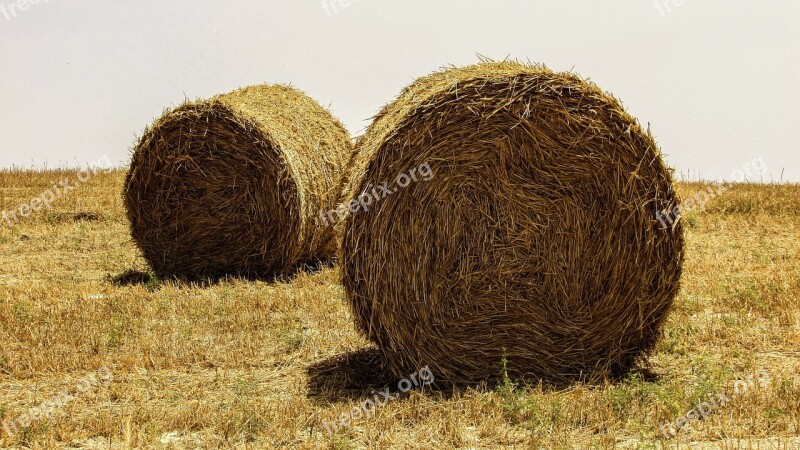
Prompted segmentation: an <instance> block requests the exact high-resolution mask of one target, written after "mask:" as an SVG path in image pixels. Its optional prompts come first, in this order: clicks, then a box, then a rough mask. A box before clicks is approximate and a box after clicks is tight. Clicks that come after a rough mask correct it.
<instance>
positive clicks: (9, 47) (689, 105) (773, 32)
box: [0, 0, 800, 181]
mask: <svg viewBox="0 0 800 450" xmlns="http://www.w3.org/2000/svg"><path fill="white" fill-rule="evenodd" d="M22 1H24V0H22ZM29 1H32V0H29ZM17 2H18V0H0V79H1V80H2V86H0V124H2V125H0V167H8V166H11V165H17V166H25V167H30V166H37V167H40V166H42V165H44V164H47V165H48V166H50V167H55V166H60V165H76V164H78V163H86V162H91V161H95V160H97V159H99V158H101V157H103V156H104V155H107V156H108V157H109V159H111V160H112V161H113V162H115V163H117V164H119V165H124V164H127V161H128V157H129V149H130V147H131V146H132V144H133V142H134V138H135V136H136V135H137V134H138V133H139V132H140V131H141V130H142V129H143V128H144V126H145V125H147V124H149V123H150V122H151V121H152V120H153V119H154V118H155V117H157V116H158V115H160V114H161V112H162V110H163V109H164V108H165V107H169V106H174V105H176V104H178V103H180V102H181V101H182V100H183V99H184V98H185V97H189V98H198V97H209V96H212V95H214V94H217V93H222V92H226V91H230V90H232V89H235V88H237V87H240V86H245V85H249V84H255V83H262V82H268V83H275V82H280V83H289V82H290V83H292V84H293V85H295V86H297V87H299V88H300V89H302V90H304V91H306V92H308V93H309V94H310V95H312V96H313V97H315V98H316V99H317V100H319V101H320V102H321V103H323V104H324V105H326V106H329V107H330V108H331V110H332V111H333V112H334V114H336V115H337V116H338V117H339V118H341V119H342V121H343V122H344V123H345V124H346V125H347V127H348V128H349V129H350V131H351V132H352V133H353V134H358V133H360V132H361V131H362V130H363V129H364V127H366V125H367V124H368V123H369V122H368V120H369V118H370V117H371V116H372V115H373V114H374V113H375V112H377V111H378V109H379V108H380V107H381V106H382V105H384V104H385V103H387V102H389V101H390V100H392V99H393V98H394V96H395V95H397V94H398V93H399V91H400V89H401V88H402V87H403V86H405V85H407V84H408V83H410V82H411V81H413V80H414V78H416V77H418V76H422V75H425V74H427V73H429V72H431V71H433V70H436V69H438V68H439V67H441V66H443V65H446V64H450V63H452V64H457V65H462V64H469V63H474V62H476V61H477V57H476V54H482V55H486V56H488V57H491V58H494V59H503V58H505V57H506V56H507V55H509V56H510V57H511V58H517V59H521V60H530V61H532V62H542V63H545V64H546V65H548V66H549V67H550V68H552V69H554V70H570V69H573V70H574V71H575V72H577V73H580V74H581V75H584V76H586V77H589V78H591V79H593V80H594V81H595V82H596V83H597V84H599V85H600V86H601V87H602V88H603V89H605V90H608V91H611V92H612V93H613V94H614V95H616V96H617V97H618V98H620V99H622V100H623V102H624V103H625V105H626V106H627V107H628V108H629V110H630V112H631V113H632V114H633V115H635V116H637V117H638V118H639V120H640V121H641V122H642V123H643V124H645V125H646V124H647V123H650V125H651V129H652V131H653V133H654V135H655V136H656V138H657V139H658V141H659V144H660V145H661V147H662V149H663V151H664V153H665V154H666V158H667V162H668V163H669V164H670V165H671V166H673V167H675V168H676V170H678V171H679V172H682V173H684V174H685V173H687V172H691V174H692V175H691V176H692V177H695V176H696V174H698V173H699V174H702V175H703V176H704V177H706V178H713V179H717V178H725V179H729V178H730V176H731V174H732V173H733V172H734V171H735V170H736V169H740V168H742V167H743V166H745V165H746V164H748V163H749V162H750V161H752V160H753V159H754V158H756V157H758V156H760V157H762V159H763V161H764V162H765V164H766V166H767V167H768V172H767V174H766V175H765V176H764V180H765V181H769V179H770V178H772V179H775V180H777V179H778V178H780V177H781V172H782V171H784V174H783V179H784V180H787V179H788V180H792V181H800V164H799V163H800V78H799V77H800V75H799V74H800V58H799V57H800V2H798V1H797V0H764V1H754V0H749V1H745V0H736V1H731V0H727V1H723V0H682V1H681V0H655V1H653V0H605V1H598V0H591V1H590V0H586V1H564V0H561V1H531V0H518V1H502V0H494V1H488V0H487V1H476V0H450V1H435V0H350V1H348V0H325V1H323V0H300V1H298V0H271V1H265V0H224V1H223V0H175V1H164V0H162V1H154V0H136V1H125V2H123V1H109V0H49V1H46V0H40V1H39V2H38V3H37V4H31V5H28V7H27V8H25V9H24V10H21V9H20V7H19V6H17V5H16V3H17ZM676 3H677V5H676ZM11 5H15V6H14V7H13V8H12V6H11ZM323 5H327V10H326V9H325V8H324V7H323ZM657 5H660V6H657ZM23 7H24V5H23Z"/></svg>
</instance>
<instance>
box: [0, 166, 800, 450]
mask: <svg viewBox="0 0 800 450" xmlns="http://www.w3.org/2000/svg"><path fill="white" fill-rule="evenodd" d="M75 176H76V175H75V173H72V172H47V173H32V172H0V211H2V210H12V209H15V208H17V207H18V206H19V205H20V204H22V203H23V202H29V201H30V199H31V198H32V197H34V196H38V195H39V194H40V193H41V192H43V191H45V190H46V189H48V188H50V186H51V184H52V182H53V181H56V180H59V179H61V178H70V177H72V178H74V177H75ZM122 179H123V173H122V172H112V173H110V174H98V175H96V176H94V177H92V178H91V179H90V180H89V181H88V182H86V183H85V184H83V185H81V186H79V187H76V188H74V189H72V190H71V191H70V192H68V193H67V194H65V195H64V196H63V197H61V198H58V199H56V200H55V201H54V202H53V203H52V207H51V208H50V209H46V210H44V209H43V210H41V211H38V212H34V213H33V214H32V215H31V216H30V217H28V218H23V219H22V220H21V221H20V222H19V223H18V224H15V225H14V226H13V227H10V226H8V225H7V224H6V223H5V222H2V223H0V447H32V448H50V447H71V448H140V447H151V448H217V447H243V448H272V447H279V446H285V447H289V448H320V447H322V448H326V447H327V448H340V449H346V448H375V449H382V448H421V449H422V448H426V449H427V448H464V449H466V448H584V447H590V448H592V447H593V448H661V447H662V446H664V447H668V448H675V447H680V448H704V449H706V448H708V449H712V448H761V449H768V448H775V449H777V448H779V449H791V448H794V449H800V383H799V382H798V380H800V295H798V294H800V186H798V185H781V186H774V185H773V186H766V185H754V184H742V185H736V186H734V187H732V188H731V189H729V190H728V191H726V192H724V193H723V194H721V195H720V196H718V197H716V198H714V199H713V200H711V201H710V202H709V203H708V205H707V207H706V209H705V210H704V211H695V212H692V213H689V214H687V216H686V221H687V224H688V225H687V227H686V228H687V254H686V263H685V275H684V278H683V282H682V286H683V287H682V290H681V293H680V295H679V297H678V299H677V302H676V306H675V309H674V311H673V313H672V314H671V316H670V318H669V322H668V324H667V326H666V328H665V330H664V337H663V339H662V340H661V341H660V343H659V345H658V347H657V350H656V352H655V354H654V355H653V356H652V357H651V358H650V360H649V366H648V367H645V368H643V369H642V370H640V371H637V372H636V373H634V374H631V376H630V377H628V379H626V380H624V381H622V382H618V383H606V384H603V385H582V384H578V385H574V386H569V387H560V388H555V387H552V386H516V385H514V384H513V383H510V382H509V383H505V384H503V385H501V386H499V387H480V386H479V387H476V388H475V389H468V390H461V391H457V392H442V391H439V392H429V391H427V392H420V391H419V390H412V391H411V392H409V393H406V394H403V395H399V396H398V398H396V399H394V400H392V401H391V402H388V403H387V404H386V405H385V406H382V407H376V408H374V412H372V413H371V415H370V416H369V417H357V418H355V419H354V420H352V421H350V423H348V424H347V426H346V427H342V428H341V429H340V430H338V431H336V432H335V433H333V434H332V435H329V434H328V433H327V432H326V431H325V428H324V427H325V424H326V422H329V421H333V420H335V419H336V418H337V417H338V416H340V415H341V414H342V413H346V412H349V411H352V409H353V408H354V407H356V406H358V405H359V404H361V403H362V402H364V401H365V400H367V399H369V398H373V394H372V393H371V391H372V390H375V391H381V390H383V389H384V387H388V386H392V387H393V391H396V390H397V388H396V382H393V381H392V380H389V379H387V378H386V377H385V376H383V374H382V372H381V370H380V364H379V358H378V357H377V355H375V353H374V352H373V351H371V350H370V349H369V345H368V343H367V342H365V341H364V340H363V339H362V338H360V337H359V336H358V335H357V334H356V332H355V331H354V327H353V325H352V323H351V320H350V318H349V312H348V310H347V307H346V304H345V299H344V294H343V291H342V289H341V287H340V286H339V285H338V283H337V276H338V270H337V268H336V267H335V266H334V267H327V268H322V269H320V270H316V271H302V272H299V273H298V274H297V275H296V276H295V277H294V278H292V279H290V280H283V281H280V280H279V281H246V280H226V281H221V282H218V283H214V284H211V285H207V286H190V285H185V284H176V283H173V282H162V281H160V280H156V279H153V278H151V277H149V276H148V275H147V274H146V272H147V266H146V264H145V262H144V261H143V259H142V258H141V257H140V256H139V255H138V252H137V250H136V248H135V247H134V245H133V244H132V242H131V241H130V238H129V235H128V230H127V223H126V218H125V214H124V210H123V206H122V202H121V186H122ZM702 188H703V185H701V184H699V183H693V184H680V186H679V190H680V192H681V194H682V197H684V198H688V197H691V196H693V195H694V193H695V192H697V191H699V190H701V189H702ZM0 213H1V212H0ZM348 355H349V356H348ZM102 368H107V369H108V371H109V373H107V375H110V376H106V377H105V378H98V377H97V376H95V378H94V380H93V381H92V382H91V383H87V382H86V380H84V382H83V383H81V382H80V380H81V379H82V378H85V377H86V376H87V374H89V373H95V374H97V373H99V372H98V370H99V369H102ZM752 375H756V378H751V379H754V380H756V382H753V383H750V384H747V383H746V380H747V377H748V376H752ZM434 376H435V374H434ZM738 379H743V380H744V381H745V382H744V383H741V382H740V383H738V384H737V383H736V382H737V380H738ZM87 385H89V388H88V389H85V392H84V391H83V390H82V389H81V388H86V386H87ZM64 389H66V390H67V391H68V393H69V394H70V395H72V396H73V397H71V398H70V401H68V402H65V403H64V405H63V406H60V407H57V408H54V409H53V411H52V412H51V413H50V417H49V418H47V417H45V418H40V419H38V420H30V421H29V422H30V423H28V426H27V427H22V426H21V425H19V424H20V423H22V422H24V421H25V419H26V417H23V415H24V414H26V413H33V414H36V412H35V411H30V408H32V407H35V406H37V405H39V404H41V403H42V402H43V401H46V400H48V399H50V398H51V397H53V396H54V395H56V394H58V393H59V392H62V391H63V390H64ZM709 395H711V396H713V397H714V398H718V396H719V395H727V397H728V399H729V401H728V402H727V403H725V404H718V405H716V407H714V408H713V410H711V411H706V415H705V418H704V420H702V421H692V422H691V423H690V426H687V427H684V428H683V429H682V430H680V431H678V432H677V435H676V436H675V437H673V438H672V439H669V440H667V439H666V438H665V437H664V436H663V434H662V432H661V430H660V429H659V424H660V423H666V422H668V421H675V420H676V419H678V418H679V417H681V416H684V415H686V414H687V413H689V412H690V410H692V409H693V408H695V407H696V405H698V404H699V403H700V402H703V401H706V400H707V399H709V397H708V396H709ZM27 417H28V418H29V417H30V414H29V415H28V416H27ZM21 418H22V419H21ZM21 420H22V422H21ZM2 423H6V425H8V424H9V423H11V424H16V425H17V426H18V428H17V432H15V433H14V435H13V436H10V435H9V433H8V432H7V431H6V430H4V429H3V427H2Z"/></svg>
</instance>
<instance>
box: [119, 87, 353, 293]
mask: <svg viewBox="0 0 800 450" xmlns="http://www.w3.org/2000/svg"><path fill="white" fill-rule="evenodd" d="M351 151H352V144H351V141H350V136H349V135H348V133H347V131H346V130H345V128H344V126H342V124H341V123H340V122H339V121H338V120H337V119H335V118H334V117H333V116H332V115H331V114H330V113H329V112H328V111H327V110H325V109H324V108H322V107H321V106H320V105H319V104H318V103H317V102H316V101H314V100H313V99H311V98H310V97H308V96H307V95H305V94H304V93H302V92H300V91H298V90H295V89H294V88H292V87H289V86H284V85H262V86H253V87H248V88H244V89H240V90H237V91H234V92H231V93H229V94H225V95H220V96H217V97H214V98H212V99H210V100H207V101H197V102H191V103H186V104H183V105H181V106H179V107H177V108H175V109H174V110H172V111H168V112H166V113H165V114H164V115H163V116H162V117H161V118H159V119H158V120H157V121H156V122H155V123H154V124H153V125H152V126H150V127H148V128H147V129H146V130H145V132H144V135H143V136H142V137H141V139H140V140H139V142H138V144H137V145H136V147H135V149H134V152H133V157H132V161H131V167H130V170H129V172H128V175H127V178H126V180H125V189H124V200H125V206H126V208H127V214H128V218H129V220H130V230H131V236H132V237H133V240H134V241H135V242H136V244H137V245H138V246H139V248H140V249H141V251H142V253H143V255H144V257H145V258H146V259H147V261H148V262H149V263H150V265H151V267H152V269H153V270H154V272H156V273H157V274H158V275H159V276H161V277H179V278H188V279H199V278H206V277H218V276H224V275H229V274H230V275H242V276H251V277H267V276H274V275H280V274H286V273H289V272H290V271H291V270H292V269H293V268H294V267H296V266H297V265H298V264H302V263H306V262H313V261H314V260H324V259H327V258H330V257H331V256H333V255H334V253H335V250H336V242H335V239H334V234H333V229H332V226H331V225H330V224H326V223H324V222H322V221H320V220H317V216H318V215H319V212H320V211H321V210H329V209H331V208H334V207H335V206H336V202H337V200H338V199H339V195H340V194H341V189H340V188H341V186H340V181H341V178H342V173H343V169H344V166H345V164H346V161H347V159H348V158H349V157H350V155H351Z"/></svg>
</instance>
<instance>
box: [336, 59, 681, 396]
mask: <svg viewBox="0 0 800 450" xmlns="http://www.w3.org/2000/svg"><path fill="white" fill-rule="evenodd" d="M356 153H357V154H356V156H355V157H354V159H353V162H352V165H353V167H352V168H351V170H352V172H351V176H350V178H349V181H348V184H347V186H346V187H345V193H346V194H345V197H347V198H350V199H359V198H361V199H362V200H365V199H366V197H364V196H366V195H374V194H370V193H373V192H375V191H374V188H373V187H374V186H379V185H381V184H382V183H384V182H388V183H389V186H390V187H391V186H394V188H393V189H390V190H389V192H390V193H388V194H386V195H385V196H384V195H381V196H380V197H381V198H380V199H379V201H374V202H373V201H372V200H370V202H371V203H372V204H371V206H370V207H368V208H360V209H359V210H358V211H356V212H354V213H350V214H348V215H347V216H346V217H345V219H344V220H343V221H342V222H341V224H340V226H339V229H338V231H339V232H340V233H341V236H340V239H341V243H342V244H341V249H340V252H341V255H340V259H341V268H342V282H343V285H344V288H345V291H346V294H347V297H348V300H349V302H350V306H351V309H352V311H353V315H354V317H355V320H356V322H357V326H358V328H359V329H360V330H361V331H362V332H363V333H364V335H365V336H366V337H367V338H369V339H370V340H372V341H373V342H374V343H375V344H376V345H377V347H378V348H379V349H380V350H381V351H382V352H383V354H384V355H385V357H386V359H387V361H388V363H389V366H390V367H391V369H392V371H393V372H394V375H396V376H398V377H403V376H407V374H408V373H412V372H413V371H414V370H417V369H419V368H420V367H423V366H425V365H429V366H430V368H431V370H432V371H434V373H435V376H436V377H437V380H446V381H449V382H452V383H474V382H477V381H481V380H496V379H497V378H498V377H500V376H501V372H502V366H503V361H504V360H506V361H507V370H508V373H509V374H511V375H512V376H516V377H531V378H539V379H545V380H548V381H553V382H560V381H569V380H575V379H595V380H596V379H600V378H603V377H609V376H611V377H613V376H618V375H620V374H623V373H625V372H626V371H628V370H629V369H630V368H631V367H632V365H634V364H635V363H636V362H637V361H638V360H639V359H640V358H641V357H642V356H644V355H646V354H647V353H648V352H649V351H650V350H651V349H652V348H653V346H654V344H655V342H656V339H657V337H658V335H659V331H660V327H661V325H662V323H663V321H664V318H665V317H666V314H667V312H668V310H669V308H670V306H671V304H672V301H673V299H674V297H675V295H676V294H677V292H678V287H679V278H680V274H681V263H682V258H683V236H682V230H681V224H680V222H679V221H676V222H675V223H673V224H669V223H668V222H665V223H664V224H662V223H661V221H660V220H659V218H658V217H659V216H658V214H661V213H664V212H667V211H671V210H672V209H673V208H674V207H675V206H676V205H677V204H678V199H677V198H676V194H675V192H674V190H673V186H672V180H671V175H670V172H669V170H667V168H666V167H665V166H664V163H663V161H662V159H661V155H660V152H659V150H658V148H657V146H656V144H655V142H654V141H653V139H652V137H651V136H650V134H649V133H647V132H645V131H644V130H642V129H641V127H640V126H639V124H638V123H637V122H636V120H635V119H633V118H632V117H631V116H629V115H628V114H627V113H626V112H625V110H624V109H623V107H622V106H621V105H620V103H619V102H618V101H617V100H616V99H614V98H613V97H611V96H610V95H608V94H606V93H604V92H603V91H601V90H600V89H598V88H597V87H596V86H594V85H593V84H591V83H589V82H586V81H584V80H582V79H580V78H579V77H577V76H575V75H572V74H558V73H553V72H551V71H550V70H548V69H546V68H544V67H536V66H528V65H523V64H519V63H514V62H503V63H482V64H478V65H474V66H469V67H465V68H459V69H451V70H446V71H444V72H440V73H436V74H433V75H430V76H428V77H424V78H421V79H419V80H417V81H416V82H415V83H414V84H413V85H411V86H410V87H408V88H406V89H405V90H404V91H403V92H402V93H401V95H400V96H399V97H398V99H397V100H396V101H395V102H394V103H392V104H390V105H388V106H386V107H385V108H384V109H383V110H382V111H381V112H380V113H379V114H378V115H377V116H376V118H375V121H374V122H373V124H372V125H371V126H370V127H369V128H368V130H367V132H366V134H365V135H364V136H362V137H361V138H360V139H359V141H358V142H357V144H356ZM426 164H427V165H428V166H429V167H430V171H429V172H430V173H431V174H432V176H431V177H429V178H428V181H426V180H424V179H420V177H417V178H418V179H417V181H414V182H412V183H408V185H407V186H406V187H402V185H403V184H406V183H405V182H406V181H407V180H406V179H402V180H403V181H404V183H400V180H401V179H400V178H398V177H400V176H402V175H403V174H405V175H406V176H408V174H409V173H411V172H412V171H413V169H415V168H417V169H419V168H420V167H424V166H425V165H426ZM665 224H666V226H665Z"/></svg>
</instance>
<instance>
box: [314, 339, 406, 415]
mask: <svg viewBox="0 0 800 450" xmlns="http://www.w3.org/2000/svg"><path fill="white" fill-rule="evenodd" d="M306 373H307V374H308V392H309V396H310V397H315V398H319V399H323V400H325V401H331V402H334V401H340V400H343V399H348V398H360V397H363V396H365V395H368V394H369V393H370V392H371V391H372V390H375V389H383V388H384V387H386V386H389V385H391V384H393V382H394V380H395V378H394V377H393V376H392V374H391V372H390V371H389V369H388V367H387V366H386V364H385V362H384V360H383V357H382V355H381V353H380V352H379V351H378V350H376V349H374V348H367V349H361V350H357V351H354V352H348V353H344V354H341V355H336V356H333V357H330V358H328V359H325V360H323V361H320V362H317V363H315V364H313V365H312V366H310V367H309V368H308V369H307V370H306Z"/></svg>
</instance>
